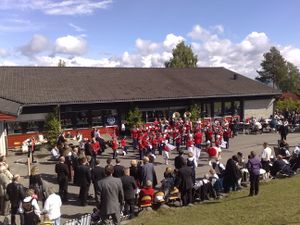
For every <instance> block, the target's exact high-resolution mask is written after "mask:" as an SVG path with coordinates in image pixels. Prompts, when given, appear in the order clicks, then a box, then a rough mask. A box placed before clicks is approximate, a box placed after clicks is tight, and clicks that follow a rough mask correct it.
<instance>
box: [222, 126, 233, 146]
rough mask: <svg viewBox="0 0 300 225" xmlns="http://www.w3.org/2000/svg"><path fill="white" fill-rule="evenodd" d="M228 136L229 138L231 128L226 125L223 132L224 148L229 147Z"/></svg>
mask: <svg viewBox="0 0 300 225" xmlns="http://www.w3.org/2000/svg"><path fill="white" fill-rule="evenodd" d="M229 138H231V129H230V128H229V127H227V128H225V130H224V132H223V139H224V141H226V149H228V148H229Z"/></svg>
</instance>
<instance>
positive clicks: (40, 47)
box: [20, 34, 49, 57]
mask: <svg viewBox="0 0 300 225" xmlns="http://www.w3.org/2000/svg"><path fill="white" fill-rule="evenodd" d="M48 47H49V41H48V39H47V38H46V37H45V36H43V35H39V34H35V35H33V37H32V39H31V40H30V42H29V43H28V44H26V45H24V46H22V47H20V51H21V53H22V54H23V55H26V56H29V57H32V56H34V55H35V54H38V53H41V52H43V51H45V50H47V49H48Z"/></svg>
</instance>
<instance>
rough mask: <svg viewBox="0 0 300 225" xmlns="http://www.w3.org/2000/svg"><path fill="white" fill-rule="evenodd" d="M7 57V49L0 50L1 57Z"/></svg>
mask: <svg viewBox="0 0 300 225" xmlns="http://www.w3.org/2000/svg"><path fill="white" fill-rule="evenodd" d="M7 55H8V52H7V51H6V50H5V49H3V48H0V57H5V56H7Z"/></svg>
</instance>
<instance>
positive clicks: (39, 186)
mask: <svg viewBox="0 0 300 225" xmlns="http://www.w3.org/2000/svg"><path fill="white" fill-rule="evenodd" d="M38 202H41V205H42V206H43V207H42V208H40V206H39V204H38ZM61 205H62V203H61V199H60V196H59V195H57V194H55V189H54V187H53V186H48V187H46V185H44V182H43V180H42V178H41V175H40V174H39V170H38V167H37V166H33V167H32V169H31V175H30V176H29V185H28V186H27V185H26V186H24V185H23V184H22V182H21V176H20V175H19V174H14V175H13V174H12V173H11V172H10V167H9V165H8V164H7V162H6V157H5V156H1V157H0V214H1V215H4V216H7V215H9V214H10V215H11V216H10V223H9V224H11V225H16V224H17V220H16V215H19V221H20V223H19V224H20V225H37V224H38V223H39V222H40V221H41V220H42V219H43V220H44V221H48V222H53V224H56V225H59V224H60V216H61V212H60V207H61ZM42 217H43V218H42Z"/></svg>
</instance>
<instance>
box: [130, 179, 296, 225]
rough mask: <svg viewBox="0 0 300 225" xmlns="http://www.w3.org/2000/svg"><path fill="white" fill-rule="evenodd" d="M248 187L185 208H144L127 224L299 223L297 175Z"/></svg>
mask: <svg viewBox="0 0 300 225" xmlns="http://www.w3.org/2000/svg"><path fill="white" fill-rule="evenodd" d="M248 194H249V188H244V189H243V190H242V191H240V192H234V193H230V195H229V197H227V198H225V199H222V200H219V201H210V202H205V203H199V204H196V205H194V206H191V207H190V206H189V207H184V208H180V207H179V208H170V209H161V210H158V211H154V212H145V213H143V215H141V216H139V217H138V218H136V219H134V220H132V221H131V222H130V223H129V225H202V224H203V225H219V224H220V225H244V224H245V225H246V224H247V225H288V224H293V225H300V175H297V176H295V177H293V178H286V179H281V180H272V181H271V182H268V183H263V184H261V185H260V193H259V195H258V196H256V197H248Z"/></svg>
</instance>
